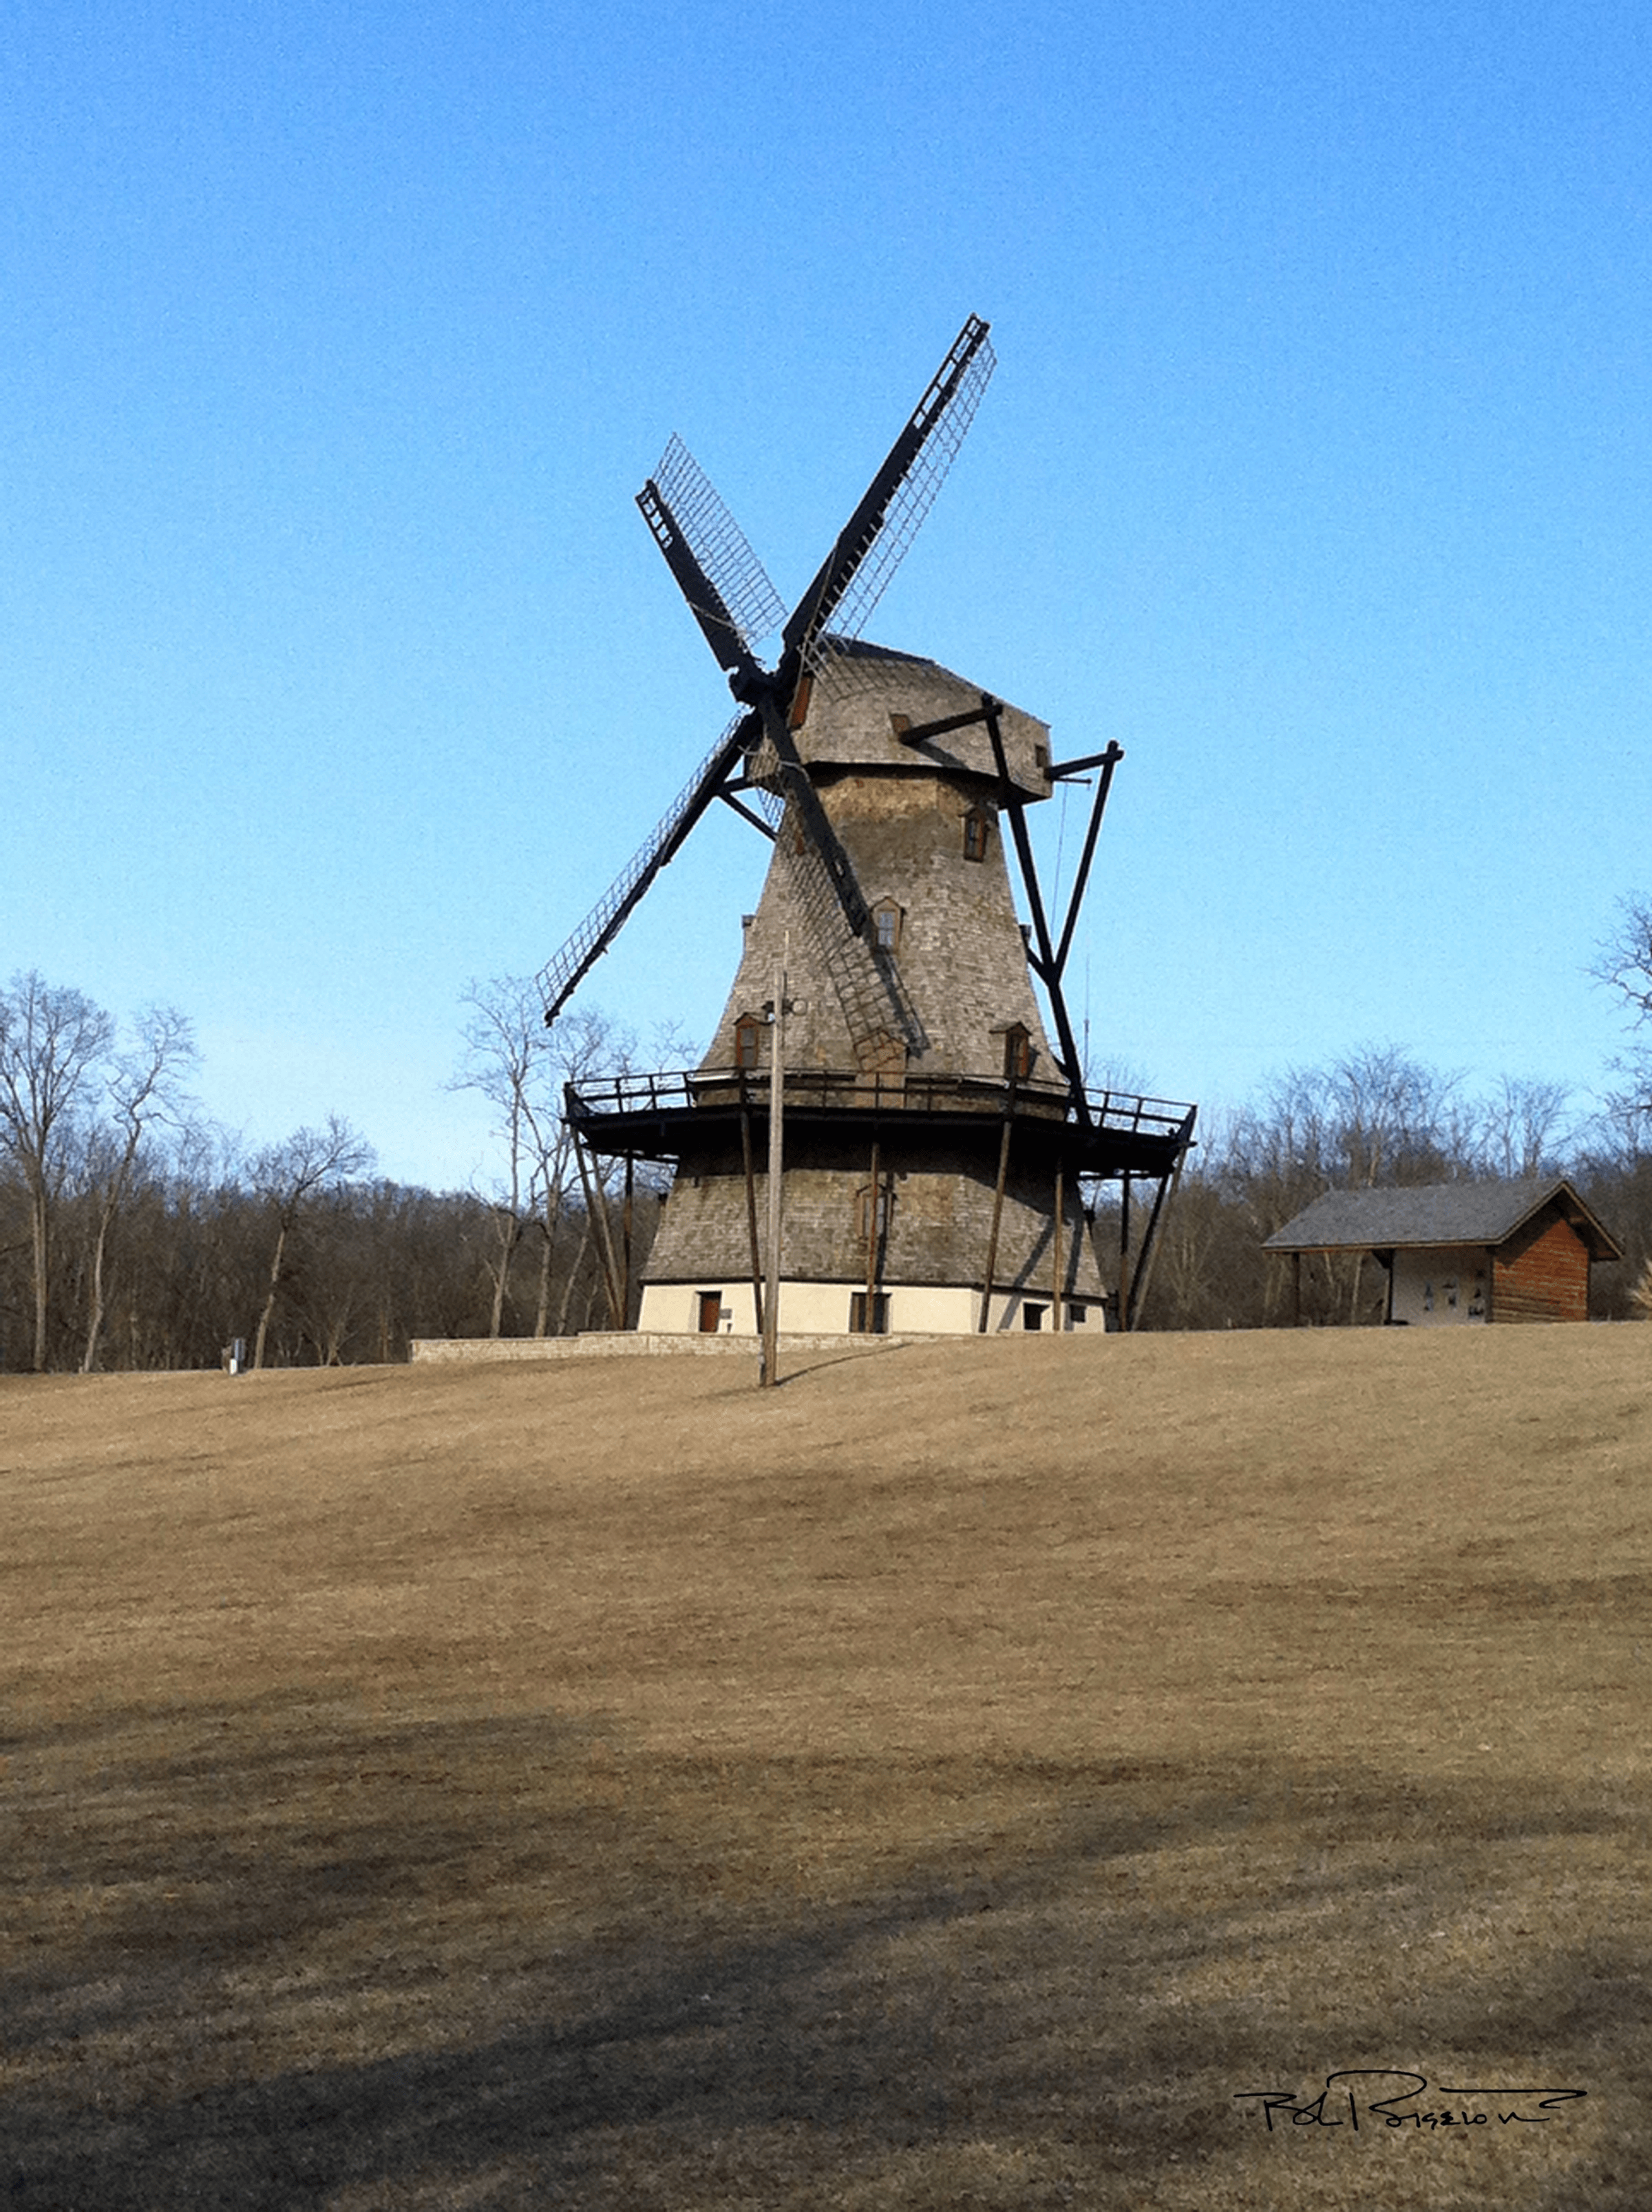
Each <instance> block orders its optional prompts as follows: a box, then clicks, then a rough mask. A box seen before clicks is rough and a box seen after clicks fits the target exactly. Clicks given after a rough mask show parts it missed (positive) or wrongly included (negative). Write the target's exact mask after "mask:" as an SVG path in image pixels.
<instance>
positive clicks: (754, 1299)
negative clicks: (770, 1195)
mask: <svg viewBox="0 0 1652 2212" xmlns="http://www.w3.org/2000/svg"><path fill="white" fill-rule="evenodd" d="M740 1157H741V1158H742V1160H743V1161H744V1164H745V1225H746V1234H747V1237H748V1238H749V1239H750V1245H751V1319H752V1326H753V1327H754V1328H756V1332H757V1334H758V1335H759V1336H761V1335H762V1333H763V1262H762V1247H761V1246H760V1245H759V1243H758V1242H757V1175H756V1169H755V1168H754V1167H753V1165H752V1162H751V1100H750V1094H749V1092H748V1090H747V1087H746V1074H745V1070H744V1068H742V1069H741V1070H740Z"/></svg>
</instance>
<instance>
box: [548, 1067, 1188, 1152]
mask: <svg viewBox="0 0 1652 2212" xmlns="http://www.w3.org/2000/svg"><path fill="white" fill-rule="evenodd" d="M768 1091H769V1075H768V1069H767V1068H734V1067H723V1068H714V1067H691V1068H678V1069H673V1070H671V1071H669V1072H663V1073H662V1072H650V1073H646V1074H638V1075H618V1076H608V1077H604V1079H602V1080H600V1081H598V1082H586V1083H577V1084H574V1083H571V1084H569V1085H568V1090H567V1094H566V1095H567V1100H568V1118H569V1119H570V1121H574V1122H575V1123H576V1124H577V1123H580V1122H586V1121H607V1120H609V1119H610V1118H613V1117H616V1116H628V1117H629V1116H630V1115H647V1116H653V1115H679V1114H684V1113H689V1112H691V1111H694V1110H695V1109H712V1108H721V1109H728V1108H729V1107H738V1106H740V1105H745V1106H748V1107H750V1109H752V1110H754V1111H755V1112H757V1113H762V1114H766V1113H767V1112H768ZM785 1098H786V1110H787V1113H788V1114H791V1113H796V1112H805V1113H806V1112H809V1111H811V1110H813V1111H816V1112H821V1111H832V1110H838V1111H845V1112H851V1111H852V1112H858V1113H865V1112H866V1111H868V1110H872V1111H873V1112H884V1113H919V1114H969V1115H982V1116H986V1115H993V1116H1001V1115H1004V1114H1005V1113H1006V1112H1007V1113H1010V1114H1012V1115H1016V1116H1017V1117H1019V1116H1021V1115H1027V1116H1029V1117H1030V1118H1032V1119H1034V1120H1037V1121H1066V1120H1069V1119H1071V1120H1077V1118H1078V1117H1077V1115H1076V1114H1075V1113H1074V1112H1073V1107H1072V1097H1071V1096H1070V1094H1069V1092H1068V1091H1067V1088H1066V1085H1065V1084H1060V1083H1039V1082H1036V1081H1033V1080H1030V1079H1015V1080H1011V1079H1010V1078H1009V1077H1007V1076H998V1077H994V1076H986V1075H919V1074H905V1075H877V1074H868V1075H849V1074H842V1073H832V1072H829V1071H828V1070H825V1069H820V1068H788V1069H787V1072H786V1076H785ZM1085 1103H1086V1105H1087V1106H1088V1108H1089V1109H1090V1120H1091V1121H1092V1123H1093V1124H1094V1125H1095V1127H1096V1128H1097V1129H1098V1130H1105V1131H1108V1132H1112V1133H1118V1134H1121V1135H1131V1136H1144V1137H1158V1138H1169V1137H1177V1136H1180V1137H1181V1139H1183V1141H1184V1142H1191V1140H1192V1136H1193V1116H1194V1109H1193V1107H1191V1106H1187V1105H1182V1104H1180V1103H1177V1102H1175V1100H1172V1099H1169V1098H1143V1097H1138V1096H1137V1095H1136V1094H1135V1093H1134V1092H1133V1091H1087V1092H1086V1093H1085Z"/></svg>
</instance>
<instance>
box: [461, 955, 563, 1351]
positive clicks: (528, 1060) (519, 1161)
mask: <svg viewBox="0 0 1652 2212" xmlns="http://www.w3.org/2000/svg"><path fill="white" fill-rule="evenodd" d="M460 1003H461V1004H462V1005H464V1006H468V1007H469V1008H470V1009H471V1018H470V1019H469V1020H468V1021H467V1022H466V1023H465V1030H464V1037H465V1056H464V1058H463V1060H461V1061H460V1063H459V1073H458V1074H457V1075H456V1076H455V1077H454V1079H453V1086H452V1087H453V1088H454V1089H455V1090H456V1091H480V1093H481V1094H482V1096H483V1097H484V1098H485V1099H486V1100H487V1101H488V1103H489V1105H490V1106H492V1107H493V1108H494V1109H495V1113H496V1114H497V1115H498V1117H499V1118H498V1121H497V1122H496V1124H495V1130H496V1133H497V1134H498V1135H499V1136H501V1138H502V1139H504V1146H505V1166H504V1172H503V1174H502V1175H501V1177H500V1178H499V1180H498V1182H496V1183H495V1188H494V1191H493V1193H492V1194H491V1196H490V1198H489V1204H490V1205H491V1206H492V1208H493V1215H494V1222H495V1228H496V1230H497V1232H498V1244H497V1248H496V1249H495V1252H494V1253H493V1254H492V1255H491V1256H490V1259H489V1275H490V1279H491V1282H492V1290H493V1310H492V1312H491V1314H490V1316H489V1323H488V1334H489V1336H497V1335H499V1334H500V1333H501V1329H502V1328H503V1327H504V1322H505V1298H506V1293H507V1289H508V1287H509V1284H510V1275H511V1263H512V1261H513V1260H514V1258H515V1257H516V1253H517V1248H518V1247H519V1245H520V1243H521V1242H522V1239H523V1238H524V1237H525V1235H526V1234H527V1231H528V1228H529V1225H530V1224H531V1222H532V1221H533V1219H534V1218H535V1217H536V1216H537V1214H538V1209H539V1204H540V1199H541V1189H542V1185H543V1184H544V1181H545V1177H546V1170H547V1166H548V1164H549V1161H550V1158H551V1156H552V1155H553V1154H554V1152H555V1151H556V1140H557V1134H558V1131H559V1128H560V1101H559V1100H558V1099H557V1098H556V1097H555V1095H554V1092H553V1091H552V1088H551V1081H550V1078H551V1069H550V1052H549V1049H548V1042H547V1039H548V1032H547V1030H546V1029H545V1024H544V1006H543V1005H542V1003H541V1000H540V996H539V992H538V987H537V986H536V985H535V984H534V983H533V982H532V981H531V980H530V979H529V978H528V977H526V976H521V975H496V976H495V977H493V978H492V980H491V981H489V982H486V983H477V982H472V983H471V986H470V987H469V988H468V989H467V990H466V991H465V994H464V997H463V999H462V1000H461V1001H460ZM540 1334H543V1330H541V1331H540Z"/></svg>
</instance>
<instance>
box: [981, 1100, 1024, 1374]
mask: <svg viewBox="0 0 1652 2212" xmlns="http://www.w3.org/2000/svg"><path fill="white" fill-rule="evenodd" d="M1013 1127H1015V1078H1014V1077H1013V1076H1011V1079H1010V1089H1009V1095H1008V1097H1007V1098H1006V1099H1005V1107H1004V1133H1003V1135H1002V1136H1001V1137H1000V1138H999V1145H998V1186H997V1188H995V1189H994V1191H993V1226H992V1230H991V1232H990V1233H989V1235H988V1237H987V1280H986V1282H985V1284H984V1285H983V1286H982V1289H981V1319H980V1320H979V1321H978V1322H976V1324H975V1333H976V1334H977V1335H978V1336H985V1335H986V1334H987V1316H989V1315H990V1313H991V1312H992V1310H993V1274H994V1273H995V1272H996V1270H997V1267H998V1232H999V1224H1000V1223H1001V1222H1002V1220H1003V1218H1004V1185H1005V1181H1006V1179H1007V1177H1008V1176H1009V1172H1010V1132H1011V1129H1012V1128H1013Z"/></svg>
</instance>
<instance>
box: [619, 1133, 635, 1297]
mask: <svg viewBox="0 0 1652 2212" xmlns="http://www.w3.org/2000/svg"><path fill="white" fill-rule="evenodd" d="M636 1164H637V1163H636V1155H635V1153H634V1152H627V1154H626V1155H625V1205H624V1207H623V1211H622V1212H621V1214H620V1251H621V1254H622V1255H623V1261H624V1264H623V1267H622V1268H621V1271H620V1327H621V1328H625V1327H626V1326H627V1324H628V1323H629V1321H630V1318H631V1199H632V1192H633V1188H634V1187H635V1180H636Z"/></svg>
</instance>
